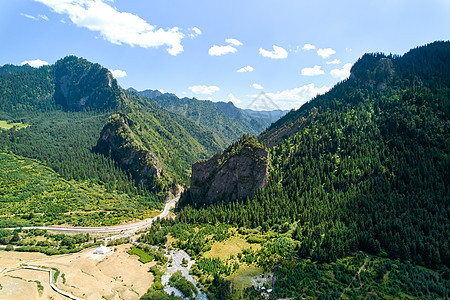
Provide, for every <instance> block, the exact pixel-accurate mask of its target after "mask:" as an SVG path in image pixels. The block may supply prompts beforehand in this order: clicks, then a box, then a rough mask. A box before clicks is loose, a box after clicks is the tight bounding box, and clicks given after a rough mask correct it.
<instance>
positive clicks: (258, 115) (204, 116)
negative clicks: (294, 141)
mask: <svg viewBox="0 0 450 300" xmlns="http://www.w3.org/2000/svg"><path fill="white" fill-rule="evenodd" d="M127 91H129V92H133V93H137V94H139V95H141V96H144V97H148V98H151V99H153V100H155V101H156V102H158V103H159V104H160V105H161V106H162V107H164V108H166V109H168V110H170V111H172V112H174V113H177V114H180V115H182V116H184V117H187V118H189V119H191V120H192V121H194V122H196V123H197V124H199V125H202V126H205V127H206V128H209V129H210V130H212V131H214V132H215V133H216V134H218V135H219V136H220V137H221V139H222V140H223V141H225V143H226V144H230V143H231V142H233V141H236V140H238V139H239V138H240V137H241V136H242V135H243V134H246V133H250V134H255V135H257V134H259V133H260V132H261V131H262V130H264V129H265V128H266V127H268V126H269V125H270V124H271V123H272V122H274V121H276V120H278V119H279V118H280V117H281V116H282V115H284V114H285V113H287V111H282V110H277V111H273V112H258V111H254V110H251V109H245V110H244V109H240V108H237V107H236V106H235V105H234V104H233V103H232V102H228V103H226V102H213V101H209V100H198V99H196V98H192V99H191V98H187V97H184V98H178V97H177V96H176V95H175V94H173V93H162V92H161V91H159V90H150V89H147V90H144V91H137V90H136V89H134V88H129V89H127Z"/></svg>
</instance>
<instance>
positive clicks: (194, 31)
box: [189, 27, 202, 39]
mask: <svg viewBox="0 0 450 300" xmlns="http://www.w3.org/2000/svg"><path fill="white" fill-rule="evenodd" d="M190 30H191V31H192V33H190V34H189V36H190V37H191V38H192V39H193V38H195V37H197V36H199V35H200V34H202V31H201V30H200V29H199V28H198V27H193V28H191V29H190Z"/></svg>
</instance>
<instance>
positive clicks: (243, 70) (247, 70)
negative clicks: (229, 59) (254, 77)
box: [237, 66, 254, 73]
mask: <svg viewBox="0 0 450 300" xmlns="http://www.w3.org/2000/svg"><path fill="white" fill-rule="evenodd" d="M253 70H254V69H253V67H251V66H246V67H242V68H240V69H239V70H237V72H239V73H244V72H253Z"/></svg>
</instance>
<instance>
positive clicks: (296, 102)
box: [250, 83, 330, 109]
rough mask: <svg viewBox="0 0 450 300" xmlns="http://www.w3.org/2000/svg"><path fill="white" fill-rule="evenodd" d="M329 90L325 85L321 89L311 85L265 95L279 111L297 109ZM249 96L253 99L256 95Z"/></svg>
mask: <svg viewBox="0 0 450 300" xmlns="http://www.w3.org/2000/svg"><path fill="white" fill-rule="evenodd" d="M329 89H330V88H329V87H327V86H325V85H324V86H322V87H316V86H315V85H314V83H311V84H308V85H304V86H301V87H298V88H294V89H288V90H284V91H281V92H276V93H266V94H265V95H266V96H267V97H269V98H270V99H271V100H272V101H273V102H274V103H275V104H276V105H277V106H278V107H280V108H281V109H292V108H296V109H297V108H299V107H300V106H302V105H303V104H305V103H306V102H308V101H309V100H311V99H312V98H314V97H315V96H317V95H320V94H324V93H326V92H327V91H328V90H329ZM250 96H252V97H254V98H255V97H257V96H258V95H250Z"/></svg>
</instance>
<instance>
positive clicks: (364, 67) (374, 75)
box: [350, 54, 395, 91]
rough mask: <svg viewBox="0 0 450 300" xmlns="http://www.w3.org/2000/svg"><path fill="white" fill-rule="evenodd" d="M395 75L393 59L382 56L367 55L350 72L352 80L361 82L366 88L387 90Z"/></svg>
mask: <svg viewBox="0 0 450 300" xmlns="http://www.w3.org/2000/svg"><path fill="white" fill-rule="evenodd" d="M394 73H395V69H394V63H393V62H392V59H390V58H388V57H385V56H384V55H382V54H365V55H364V56H363V57H362V58H361V59H359V60H358V61H357V62H356V63H355V64H354V65H353V67H352V69H351V71H350V79H351V80H357V81H359V82H361V83H362V84H363V85H364V86H365V87H369V88H372V89H376V90H378V91H382V90H385V89H386V88H387V87H388V84H389V82H390V81H391V80H392V78H393V76H394Z"/></svg>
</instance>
